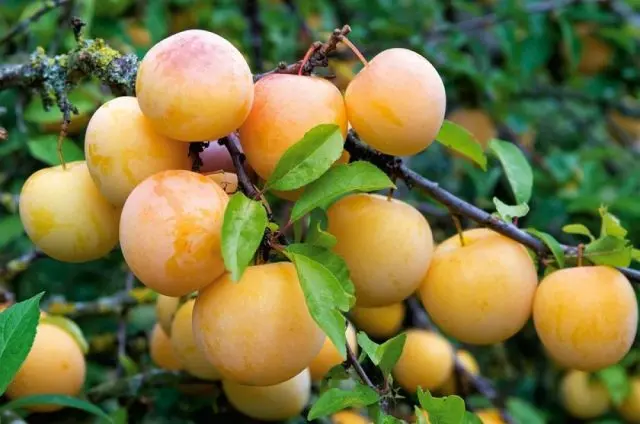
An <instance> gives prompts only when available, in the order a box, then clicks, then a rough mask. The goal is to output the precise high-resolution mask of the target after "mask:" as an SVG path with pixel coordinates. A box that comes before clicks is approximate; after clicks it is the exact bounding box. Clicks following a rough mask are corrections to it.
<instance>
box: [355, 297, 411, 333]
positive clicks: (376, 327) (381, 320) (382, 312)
mask: <svg viewBox="0 0 640 424" xmlns="http://www.w3.org/2000/svg"><path fill="white" fill-rule="evenodd" d="M405 312H406V307H405V306H404V303H402V302H398V303H393V304H391V305H388V306H380V307H378V308H363V307H355V308H353V309H351V311H350V312H349V314H350V316H351V321H353V323H354V324H355V325H356V327H358V329H359V330H362V331H364V332H365V333H367V334H368V335H369V336H371V337H375V338H377V339H387V338H389V337H392V336H394V335H395V334H396V333H397V332H398V331H400V329H401V328H402V322H403V321H404V315H405Z"/></svg>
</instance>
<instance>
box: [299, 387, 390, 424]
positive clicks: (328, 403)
mask: <svg viewBox="0 0 640 424" xmlns="http://www.w3.org/2000/svg"><path fill="white" fill-rule="evenodd" d="M379 399H380V397H379V396H378V393H377V392H376V391H375V390H373V389H372V388H370V387H367V386H363V385H362V384H359V383H358V384H357V385H356V386H355V387H354V388H353V389H352V390H342V389H329V390H327V391H326V392H324V393H322V394H321V395H320V397H319V398H318V400H317V401H316V403H315V404H314V405H313V406H312V407H311V410H310V411H309V414H308V415H307V419H308V420H315V419H317V418H320V417H324V416H327V415H331V414H333V413H335V412H338V411H342V410H343V409H346V408H362V407H364V406H367V405H371V404H373V403H376V402H378V400H379Z"/></svg>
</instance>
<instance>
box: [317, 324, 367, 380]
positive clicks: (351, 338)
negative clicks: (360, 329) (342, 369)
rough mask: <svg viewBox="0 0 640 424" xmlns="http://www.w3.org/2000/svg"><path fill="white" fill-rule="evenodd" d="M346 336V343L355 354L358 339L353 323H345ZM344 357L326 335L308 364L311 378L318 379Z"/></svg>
mask: <svg viewBox="0 0 640 424" xmlns="http://www.w3.org/2000/svg"><path fill="white" fill-rule="evenodd" d="M345 334H346V336H347V343H349V346H350V347H351V350H352V351H354V352H355V353H356V354H357V352H358V340H357V338H356V329H355V328H353V325H351V324H349V325H347V330H346V332H345ZM345 359H346V358H343V357H342V356H340V353H339V352H338V349H336V346H335V345H334V344H333V342H332V341H331V339H330V338H329V337H327V338H326V339H325V340H324V344H323V345H322V349H320V352H318V355H316V357H315V358H314V359H313V361H311V364H309V372H310V373H311V380H313V381H320V380H322V378H323V377H324V376H325V375H326V374H327V373H328V372H329V370H330V369H331V368H333V367H334V366H336V365H339V364H340V363H342V362H343V361H344V360H345Z"/></svg>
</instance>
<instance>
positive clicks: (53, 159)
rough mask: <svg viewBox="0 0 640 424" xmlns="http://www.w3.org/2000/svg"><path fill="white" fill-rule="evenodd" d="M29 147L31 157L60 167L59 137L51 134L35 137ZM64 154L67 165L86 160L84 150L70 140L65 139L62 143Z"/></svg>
mask: <svg viewBox="0 0 640 424" xmlns="http://www.w3.org/2000/svg"><path fill="white" fill-rule="evenodd" d="M27 147H28V149H29V153H30V154H31V156H33V157H34V158H35V159H38V160H39V161H42V162H44V163H46V164H47V165H51V166H55V165H60V159H59V157H58V136H57V135H53V134H51V135H42V136H38V137H33V138H32V139H31V140H29V141H27ZM62 154H63V156H64V160H65V162H67V163H69V162H75V161H79V160H84V153H83V152H82V149H80V147H78V146H77V145H76V144H75V143H74V142H73V140H70V139H65V140H64V141H63V142H62Z"/></svg>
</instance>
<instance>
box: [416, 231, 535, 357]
mask: <svg viewBox="0 0 640 424" xmlns="http://www.w3.org/2000/svg"><path fill="white" fill-rule="evenodd" d="M462 237H463V238H464V245H462V244H461V241H460V237H459V236H458V235H455V236H453V237H451V238H449V239H447V240H445V241H444V242H442V243H441V244H440V245H439V246H438V247H437V248H436V251H435V253H434V255H433V260H432V261H431V265H430V266H429V271H428V272H427V275H426V276H425V278H424V281H423V282H422V285H421V286H420V290H419V293H420V298H421V299H422V303H423V304H424V306H425V308H426V310H427V312H428V313H429V316H430V317H431V319H433V321H434V322H435V324H436V325H437V326H438V327H440V329H442V331H443V332H444V333H446V334H447V335H449V336H451V337H454V338H456V339H458V340H460V341H461V342H463V343H469V344H475V345H487V344H493V343H499V342H501V341H504V340H506V339H508V338H509V337H511V336H513V335H514V334H516V333H517V332H518V331H520V330H521V329H522V327H524V325H525V324H526V323H527V321H528V320H529V317H530V316H531V308H532V305H533V297H534V295H535V291H536V287H537V284H538V276H537V272H536V268H535V266H534V264H533V261H532V260H531V257H530V256H529V253H528V252H527V250H526V248H525V247H524V246H522V245H521V244H519V243H517V242H515V241H513V240H511V239H509V238H507V237H504V236H502V235H500V234H498V233H496V232H494V231H491V230H488V229H483V228H477V229H473V230H468V231H464V232H463V234H462Z"/></svg>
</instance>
